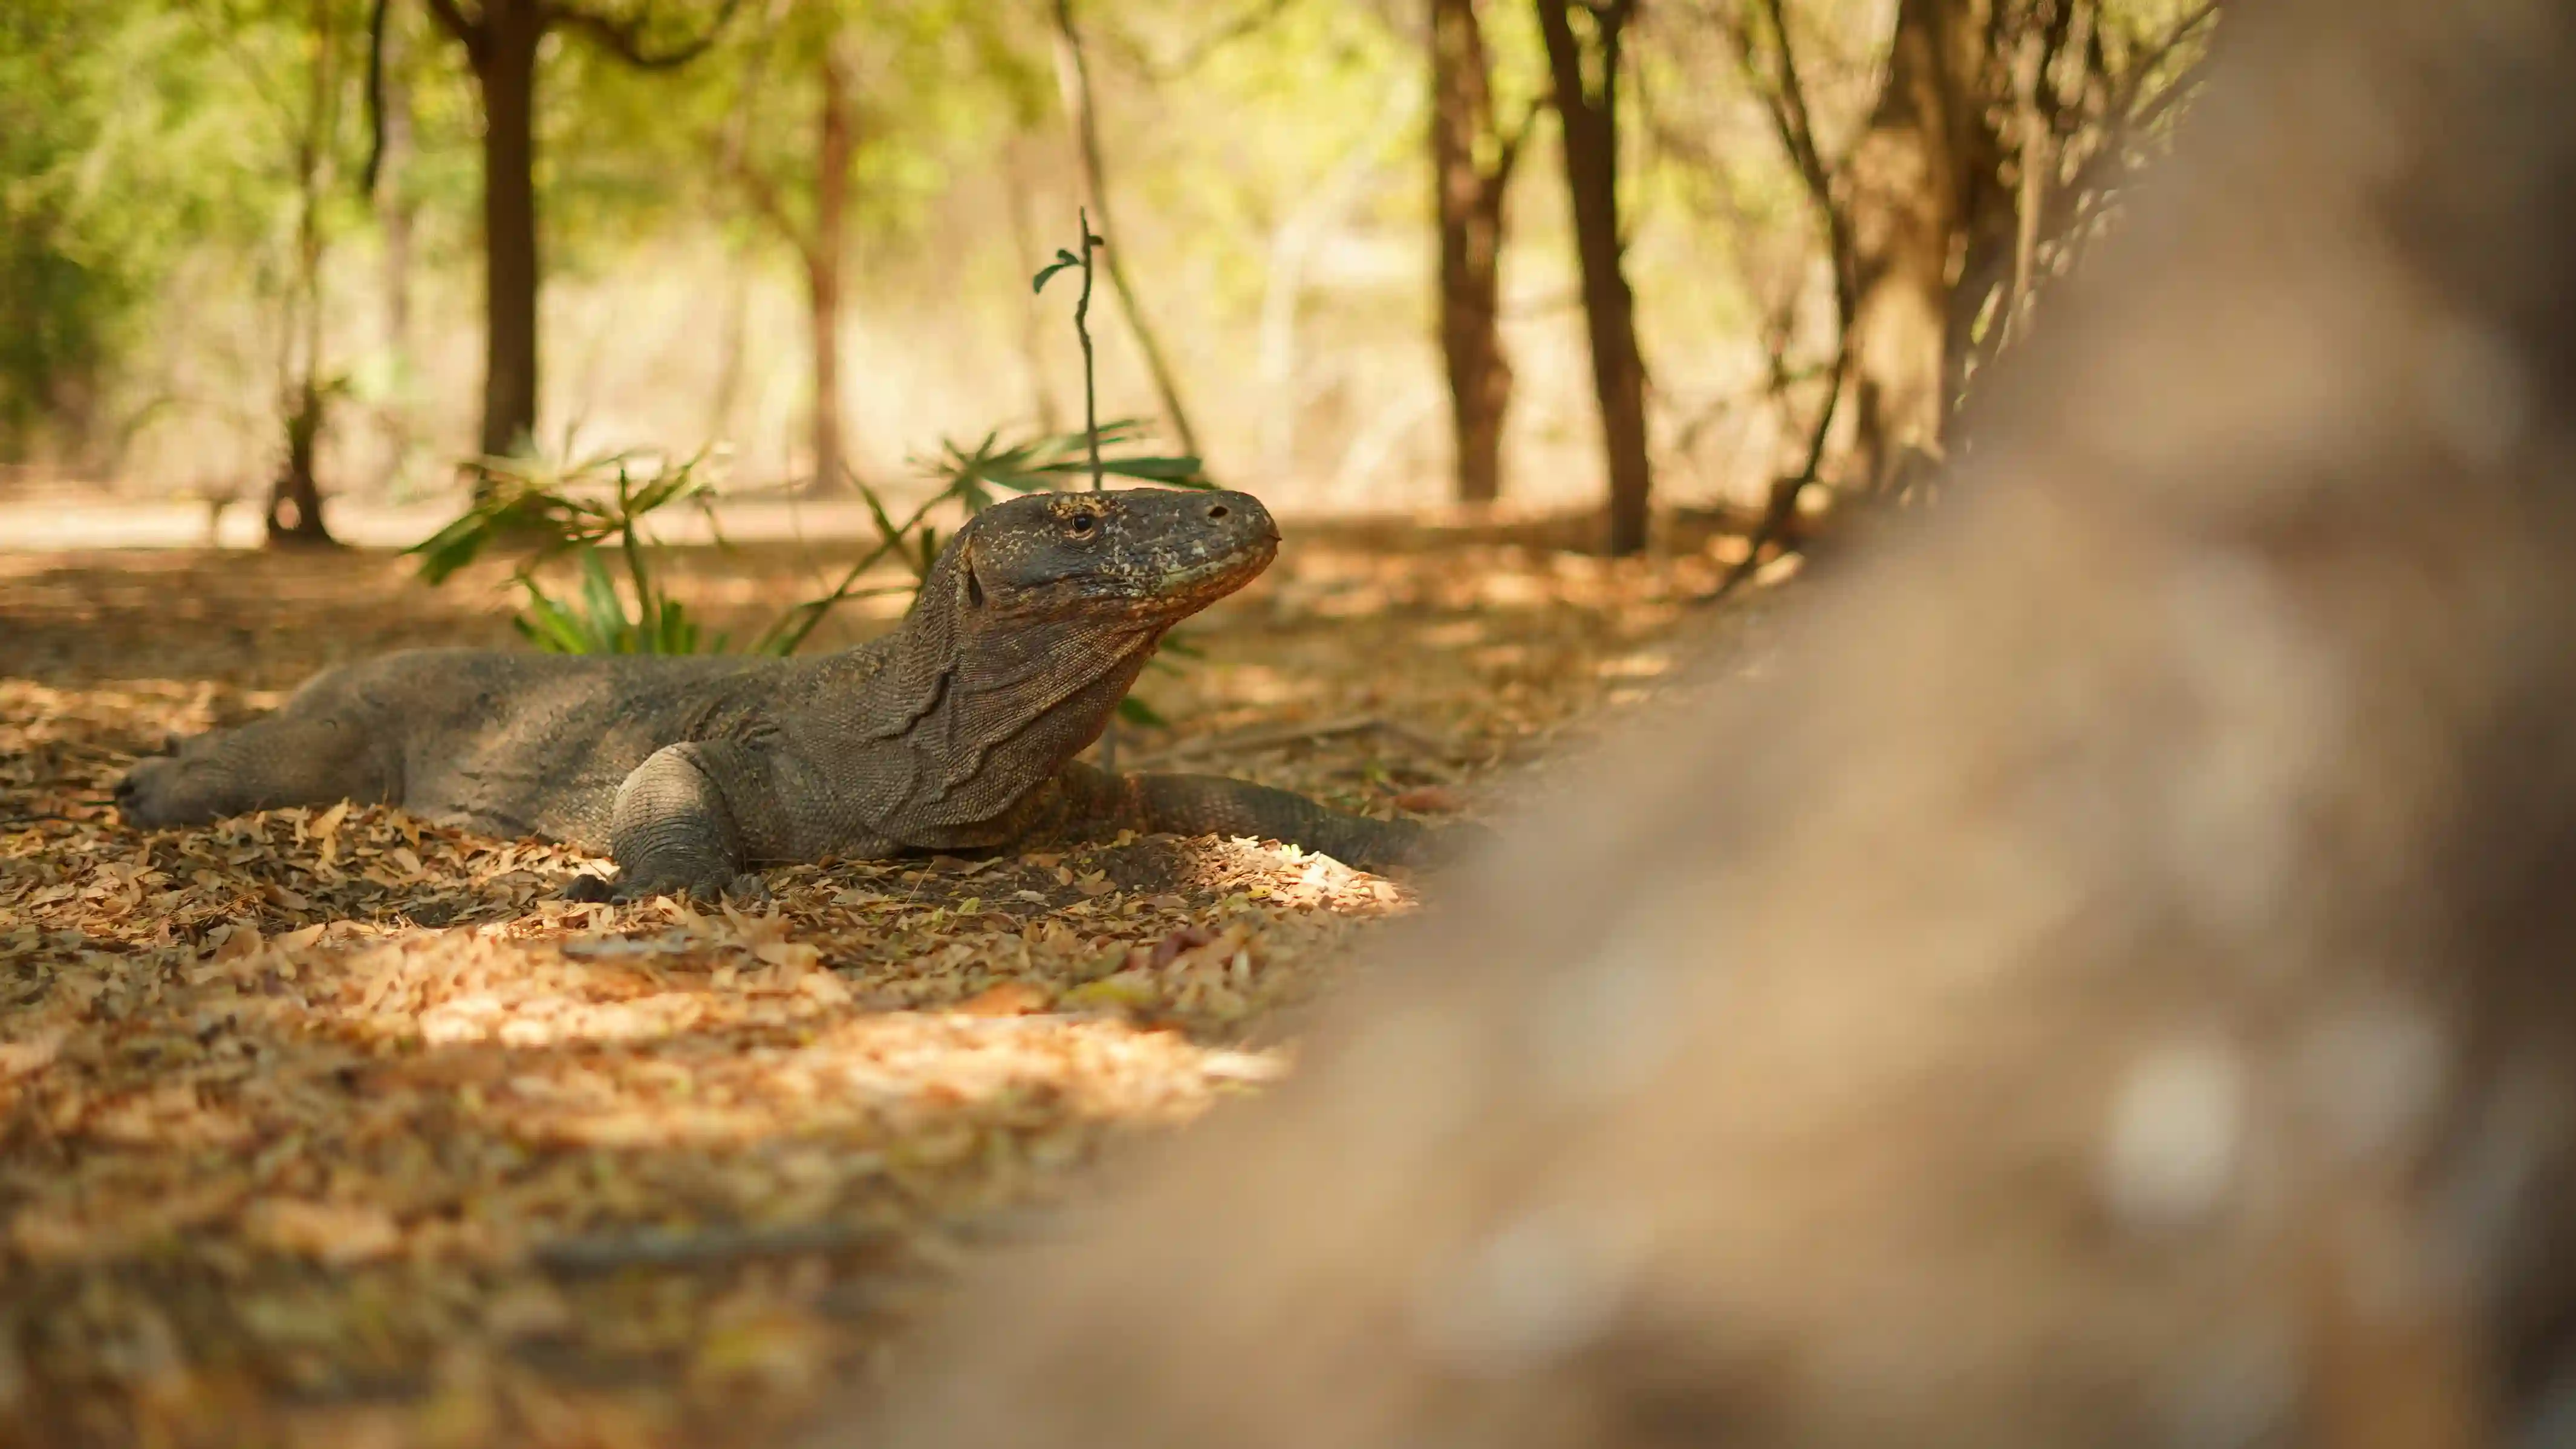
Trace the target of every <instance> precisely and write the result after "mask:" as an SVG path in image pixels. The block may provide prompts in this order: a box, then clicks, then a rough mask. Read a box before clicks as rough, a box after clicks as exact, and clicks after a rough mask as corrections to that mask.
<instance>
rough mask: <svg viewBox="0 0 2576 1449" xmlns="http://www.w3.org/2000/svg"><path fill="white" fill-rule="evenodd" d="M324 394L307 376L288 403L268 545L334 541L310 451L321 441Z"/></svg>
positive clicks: (273, 488) (270, 493) (272, 489)
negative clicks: (325, 518) (284, 447)
mask: <svg viewBox="0 0 2576 1449" xmlns="http://www.w3.org/2000/svg"><path fill="white" fill-rule="evenodd" d="M324 408H325V402H324V394H323V392H322V390H321V389H320V388H319V387H317V386H316V385H315V384H314V381H313V379H312V378H311V377H310V376H308V377H306V378H305V379H304V384H303V387H302V388H301V389H300V390H299V391H298V392H297V393H296V394H295V395H294V397H293V398H292V399H291V400H290V402H289V404H288V411H287V416H286V457H285V458H284V459H283V460H282V466H280V467H279V469H278V473H277V480H276V481H275V482H274V483H272V484H270V485H269V491H268V521H267V533H268V542H269V546H270V547H272V548H274V547H277V546H280V545H306V546H312V545H319V546H323V547H329V546H331V545H333V544H336V543H337V542H338V540H336V539H334V538H332V537H331V530H330V529H329V527H327V526H326V525H325V524H324V523H323V521H322V487H321V484H320V482H319V481H318V480H317V479H316V478H315V477H314V472H313V465H314V457H313V455H314V451H315V446H316V444H317V443H319V441H320V440H321V436H322V424H323V420H324Z"/></svg>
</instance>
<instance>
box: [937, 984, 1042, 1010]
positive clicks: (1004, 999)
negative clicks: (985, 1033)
mask: <svg viewBox="0 0 2576 1449" xmlns="http://www.w3.org/2000/svg"><path fill="white" fill-rule="evenodd" d="M1046 1009H1047V993H1046V989H1045V988H1044V987H1041V986H1037V985H1033V984H1031V983H1030V982H1026V981H1005V982H1002V983H1001V984H1000V985H997V986H988V987H985V988H984V989H983V990H981V991H978V992H976V993H975V994H974V995H972V996H970V997H967V998H966V999H965V1000H964V1001H961V1002H959V1003H957V1005H956V1007H955V1008H954V1010H955V1011H956V1012H957V1013H958V1014H959V1015H961V1016H1028V1015H1032V1014H1034V1013H1037V1012H1041V1011H1044V1010H1046Z"/></svg>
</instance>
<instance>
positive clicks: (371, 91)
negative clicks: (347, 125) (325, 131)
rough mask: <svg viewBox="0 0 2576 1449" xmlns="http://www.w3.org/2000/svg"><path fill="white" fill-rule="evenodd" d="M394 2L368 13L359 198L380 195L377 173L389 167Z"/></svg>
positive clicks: (382, 2)
mask: <svg viewBox="0 0 2576 1449" xmlns="http://www.w3.org/2000/svg"><path fill="white" fill-rule="evenodd" d="M392 8H393V0H375V4H373V5H371V6H369V7H368V9H367V166H366V169H365V170H364V171H362V172H360V173H359V175H358V194H359V195H360V196H364V197H372V196H374V195H375V194H376V173H377V172H378V171H379V170H381V169H383V167H384V164H385V19H386V12H387V11H389V10H390V9H392Z"/></svg>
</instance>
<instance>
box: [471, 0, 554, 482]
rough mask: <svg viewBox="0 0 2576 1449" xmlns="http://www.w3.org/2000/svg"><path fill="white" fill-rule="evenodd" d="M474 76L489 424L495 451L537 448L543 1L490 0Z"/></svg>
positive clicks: (486, 437)
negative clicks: (479, 130) (479, 126)
mask: <svg viewBox="0 0 2576 1449" xmlns="http://www.w3.org/2000/svg"><path fill="white" fill-rule="evenodd" d="M482 30H483V42H482V46H481V53H480V54H479V55H478V56H477V57H476V64H475V80H476V82H477V83H478V85H479V86H480V88H481V91H482V95H483V243H484V245H483V255H484V266H485V271H484V279H483V285H484V300H485V308H484V312H485V317H486V319H487V331H486V332H485V335H484V353H483V431H482V437H481V440H480V443H479V446H480V448H481V449H482V451H483V452H484V453H485V454H487V455H490V456H494V457H503V456H508V455H510V454H514V453H518V452H521V451H523V450H524V449H526V448H528V447H530V446H531V445H532V444H533V443H534V440H535V433H536V426H537V275H538V272H537V266H538V259H537V196H536V156H537V139H536V105H537V44H538V42H539V41H540V40H542V39H544V37H545V18H544V16H543V14H542V12H541V11H540V9H539V7H538V6H537V4H536V3H535V0H490V4H489V6H488V7H487V8H486V9H485V11H484V18H483V23H482Z"/></svg>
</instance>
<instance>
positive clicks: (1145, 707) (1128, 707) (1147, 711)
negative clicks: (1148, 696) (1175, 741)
mask: <svg viewBox="0 0 2576 1449" xmlns="http://www.w3.org/2000/svg"><path fill="white" fill-rule="evenodd" d="M1118 717H1119V718H1120V719H1123V720H1125V721H1127V722H1128V723H1129V724H1134V725H1143V726H1144V727H1145V728H1147V729H1149V730H1167V729H1170V728H1171V727H1172V722H1171V721H1170V720H1167V719H1165V718H1163V717H1162V716H1161V715H1160V714H1158V713H1156V712H1155V710H1154V707H1153V706H1152V705H1150V704H1147V703H1146V702H1145V701H1143V700H1141V699H1138V698H1137V697H1136V696H1134V695H1132V694H1131V695H1129V696H1127V697H1126V698H1125V699H1122V700H1120V701H1118Z"/></svg>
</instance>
